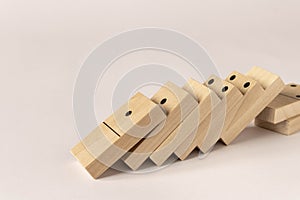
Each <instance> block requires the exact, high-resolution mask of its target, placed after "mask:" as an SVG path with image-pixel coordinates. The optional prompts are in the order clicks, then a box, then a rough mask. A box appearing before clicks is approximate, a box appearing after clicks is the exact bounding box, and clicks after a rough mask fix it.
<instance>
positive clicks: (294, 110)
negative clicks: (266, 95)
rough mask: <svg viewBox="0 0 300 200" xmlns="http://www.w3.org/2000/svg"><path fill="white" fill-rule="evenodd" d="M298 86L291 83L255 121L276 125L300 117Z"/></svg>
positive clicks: (299, 86)
mask: <svg viewBox="0 0 300 200" xmlns="http://www.w3.org/2000/svg"><path fill="white" fill-rule="evenodd" d="M299 95H300V85H297V84H294V83H291V84H288V85H286V86H285V88H284V89H283V91H282V92H281V93H280V94H279V95H278V96H277V97H276V98H275V99H274V100H273V101H272V102H271V103H270V104H269V105H268V106H267V107H266V108H265V109H264V110H263V111H262V112H261V113H260V114H259V115H258V116H257V119H260V120H262V121H266V122H270V123H272V124H278V123H280V122H283V121H285V120H288V119H290V118H292V117H295V116H297V115H300V96H299Z"/></svg>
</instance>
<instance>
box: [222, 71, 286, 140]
mask: <svg viewBox="0 0 300 200" xmlns="http://www.w3.org/2000/svg"><path fill="white" fill-rule="evenodd" d="M226 80H227V81H229V82H230V83H232V84H234V85H235V86H236V87H238V88H239V89H240V91H241V92H242V93H243V94H244V98H243V103H242V105H241V106H240V108H239V110H238V112H237V113H236V115H235V117H234V119H233V121H232V123H231V124H230V126H229V127H228V129H227V130H226V134H225V135H224V137H222V140H223V142H224V143H225V144H227V145H228V144H230V143H231V142H232V141H233V140H234V139H235V138H236V137H237V136H238V135H239V134H240V133H241V132H242V131H243V130H244V129H245V128H246V127H247V125H248V124H249V123H251V121H252V120H253V119H255V117H256V116H257V115H258V114H259V113H260V112H261V111H262V110H263V109H264V108H265V107H266V106H267V105H268V104H269V103H270V102H272V101H273V100H274V99H275V97H276V96H277V95H278V94H279V93H280V92H281V91H282V89H283V87H284V83H283V82H282V80H281V79H280V77H279V76H277V75H275V74H273V73H271V72H268V71H266V70H264V69H262V68H259V67H254V68H252V69H251V70H250V71H249V72H248V73H247V74H246V76H244V75H242V74H240V73H238V72H234V73H232V74H231V75H230V76H229V77H228V78H227V79H226Z"/></svg>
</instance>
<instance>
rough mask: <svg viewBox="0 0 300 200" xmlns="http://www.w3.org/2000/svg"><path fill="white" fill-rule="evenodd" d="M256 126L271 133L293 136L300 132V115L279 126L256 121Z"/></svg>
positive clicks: (259, 120)
mask: <svg viewBox="0 0 300 200" xmlns="http://www.w3.org/2000/svg"><path fill="white" fill-rule="evenodd" d="M255 125H256V126H259V127H261V128H265V129H268V130H271V131H275V132H278V133H281V134H283V135H291V134H294V133H296V132H299V131H300V115H298V116H295V117H292V118H290V119H287V120H285V121H283V122H280V123H278V124H273V123H270V122H266V121H263V120H261V119H258V118H257V119H255Z"/></svg>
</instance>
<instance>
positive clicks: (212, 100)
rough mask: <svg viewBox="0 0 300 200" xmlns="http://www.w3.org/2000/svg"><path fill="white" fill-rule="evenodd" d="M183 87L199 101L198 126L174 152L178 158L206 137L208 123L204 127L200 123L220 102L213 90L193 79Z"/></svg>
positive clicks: (185, 154)
mask: <svg viewBox="0 0 300 200" xmlns="http://www.w3.org/2000/svg"><path fill="white" fill-rule="evenodd" d="M183 88H184V89H185V90H187V91H188V92H189V93H190V94H192V95H193V96H194V97H195V98H196V99H197V101H198V102H199V105H198V107H197V109H198V110H199V113H200V118H199V124H200V126H199V128H198V129H195V130H194V131H193V132H192V134H190V135H189V136H188V138H186V140H185V141H184V142H183V143H182V144H180V146H179V147H178V148H177V149H176V151H175V152H174V154H175V155H176V156H177V157H178V158H179V159H180V160H184V159H185V158H186V157H187V156H188V155H189V154H190V153H191V152H192V151H193V150H194V149H195V148H196V147H198V146H199V143H201V141H203V140H204V138H206V133H207V131H206V129H208V127H209V124H208V125H206V126H204V127H201V125H202V124H204V123H203V121H204V120H205V119H206V118H210V113H211V111H212V110H213V109H214V108H215V107H216V105H218V104H219V103H220V102H221V100H220V98H219V97H218V96H217V95H216V93H215V92H213V91H212V90H211V89H209V88H208V87H206V86H205V85H203V84H200V83H199V82H197V81H195V80H193V79H190V80H189V81H188V82H187V83H186V85H185V86H184V87H183ZM204 129H205V130H204Z"/></svg>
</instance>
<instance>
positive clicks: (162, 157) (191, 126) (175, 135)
mask: <svg viewBox="0 0 300 200" xmlns="http://www.w3.org/2000/svg"><path fill="white" fill-rule="evenodd" d="M199 118H200V113H199V110H198V109H197V108H196V109H194V110H193V111H192V112H191V113H190V114H189V115H188V116H187V117H186V119H185V120H184V121H183V122H182V123H181V124H180V125H179V126H178V127H177V128H176V129H175V130H174V131H173V132H172V133H171V134H170V135H169V136H168V137H167V139H166V140H164V142H163V143H162V144H161V145H160V146H159V147H158V148H157V149H156V150H155V151H154V152H153V153H152V154H151V156H150V159H151V160H152V161H153V162H154V163H155V164H156V165H158V166H161V165H162V164H164V162H165V161H166V160H167V159H168V158H169V157H170V156H171V155H172V154H173V153H174V152H175V151H176V149H177V148H178V147H179V145H180V144H181V143H182V142H183V141H185V140H186V138H187V137H188V136H189V135H190V134H192V133H193V131H194V130H195V129H196V128H197V127H198V125H199Z"/></svg>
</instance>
